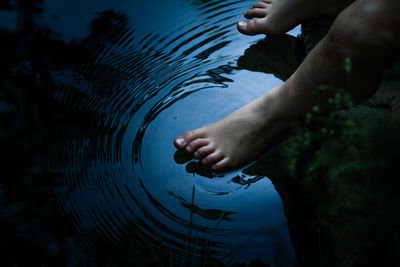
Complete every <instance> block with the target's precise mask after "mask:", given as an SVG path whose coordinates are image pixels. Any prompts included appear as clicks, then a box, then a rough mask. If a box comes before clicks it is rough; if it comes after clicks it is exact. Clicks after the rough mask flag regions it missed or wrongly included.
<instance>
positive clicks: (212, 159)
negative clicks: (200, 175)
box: [201, 151, 224, 165]
mask: <svg viewBox="0 0 400 267" xmlns="http://www.w3.org/2000/svg"><path fill="white" fill-rule="evenodd" d="M223 158H224V156H223V155H222V154H221V153H219V152H217V151H216V152H214V153H211V154H210V155H208V156H207V157H205V158H204V159H203V160H202V161H201V163H203V164H206V165H212V164H214V163H216V162H218V161H220V160H221V159H223Z"/></svg>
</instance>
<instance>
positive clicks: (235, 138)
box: [174, 0, 400, 171]
mask: <svg viewBox="0 0 400 267" xmlns="http://www.w3.org/2000/svg"><path fill="white" fill-rule="evenodd" d="M321 2H322V3H324V4H325V10H323V9H321V8H320V7H319V6H321ZM310 3H313V4H315V6H314V8H311V7H310ZM348 4H350V5H349V6H347V7H346V5H348ZM317 7H318V8H317ZM343 7H345V8H344V9H343ZM304 9H307V10H304ZM321 10H323V11H322V12H321ZM399 11H400V2H399V1H397V0H381V1H375V0H357V1H354V2H353V1H331V0H326V1H319V0H318V1H317V0H314V1H306V0H274V1H273V0H263V1H260V2H257V3H256V4H255V5H254V6H253V8H251V9H249V10H248V11H246V13H245V16H246V17H247V18H254V17H259V18H260V19H257V20H251V21H247V22H239V23H238V30H239V31H240V32H242V33H244V34H248V35H253V34H281V33H283V32H286V31H287V30H290V29H291V28H292V27H294V26H296V25H297V24H298V23H300V22H301V21H302V20H305V19H308V18H310V17H313V16H320V15H332V16H336V15H337V17H336V20H335V22H334V23H333V25H332V28H331V30H330V31H329V33H328V34H327V35H326V36H325V37H324V38H323V39H322V40H321V42H320V43H319V44H318V45H317V46H316V47H315V48H314V49H313V51H312V52H311V53H310V54H309V55H308V56H307V57H306V58H305V60H304V61H303V63H302V64H301V65H300V66H299V67H298V69H297V70H296V71H295V73H294V74H293V75H292V76H291V77H290V78H289V79H288V80H287V81H286V82H285V83H283V84H282V85H280V86H278V87H275V88H273V89H271V90H269V91H268V92H267V93H266V94H264V95H263V96H261V97H260V98H258V99H256V100H254V101H253V102H251V103H249V104H247V105H246V106H244V107H242V108H241V109H239V110H237V111H235V112H234V113H232V114H230V115H229V116H228V117H226V118H224V119H222V120H220V121H218V122H216V123H214V124H211V125H208V126H205V127H202V128H199V129H196V130H191V131H188V132H186V133H184V134H182V135H180V136H178V137H177V138H175V140H174V145H175V147H176V148H178V149H185V150H186V151H187V152H189V153H191V154H193V155H194V156H195V157H196V158H199V159H200V160H201V162H202V163H203V164H207V165H210V166H211V168H212V169H213V170H214V171H224V170H229V169H235V168H239V167H242V166H244V165H246V164H247V163H249V162H251V161H253V160H254V159H256V158H257V157H259V156H260V155H261V154H262V153H264V152H266V151H267V150H268V149H269V148H270V147H272V146H274V145H276V144H277V143H279V141H280V140H281V137H284V136H286V135H287V134H288V133H289V132H290V130H291V129H292V127H293V124H294V122H296V121H299V120H302V119H303V117H304V114H306V113H307V112H308V111H309V110H311V108H312V107H313V106H315V105H318V106H320V107H321V109H322V110H325V109H326V107H327V102H328V99H329V98H330V97H331V96H332V92H330V91H326V92H323V91H321V92H319V91H318V90H317V88H318V87H319V85H321V84H323V85H328V86H333V87H335V88H342V89H346V90H348V91H349V93H350V94H351V95H352V96H353V97H354V99H355V100H356V101H358V102H362V101H364V100H366V99H368V98H369V97H370V96H371V95H372V94H373V93H374V92H375V91H376V90H377V88H378V87H379V84H380V82H381V78H382V73H383V70H384V69H385V67H386V66H387V64H388V63H390V62H391V61H393V60H395V58H394V57H393V56H392V55H393V54H394V53H393V51H395V50H396V47H395V43H397V41H398V40H399V39H400V38H399V36H400V32H399V29H400V19H399V17H398V15H397V14H398V12H399ZM291 12H293V13H291ZM289 14H290V15H289ZM393 40H395V41H393ZM381 44H385V48H384V49H382V45H381ZM365 55H368V57H366V56H365ZM346 59H350V60H351V62H352V73H351V79H350V80H349V76H348V73H347V72H346V70H345V68H344V67H343V66H344V62H345V60H346ZM311 77H312V78H311Z"/></svg>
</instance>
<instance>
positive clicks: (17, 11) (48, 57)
mask: <svg viewBox="0 0 400 267" xmlns="http://www.w3.org/2000/svg"><path fill="white" fill-rule="evenodd" d="M178 2H179V3H178V4H180V5H182V8H186V9H187V10H189V11H190V12H192V13H190V14H189V15H192V16H193V17H194V18H196V16H199V17H200V19H199V20H198V21H196V20H194V21H189V22H188V23H187V24H185V25H177V26H173V27H171V26H170V25H169V26H168V27H171V28H169V31H167V32H164V30H166V28H162V25H161V26H160V27H161V29H160V31H157V30H155V31H154V32H150V33H148V32H146V31H144V30H143V29H141V28H140V25H139V24H135V23H132V21H131V20H132V19H133V18H132V17H133V15H134V14H136V13H137V12H138V11H137V10H136V11H135V12H136V13H127V12H128V11H126V12H122V11H120V10H119V9H117V8H115V9H113V8H110V7H104V8H103V7H101V8H100V9H99V10H98V11H96V12H90V16H89V15H88V17H89V18H90V20H89V22H88V24H87V33H86V34H85V36H83V37H76V38H70V39H68V38H67V37H66V36H71V34H70V33H69V32H68V31H67V30H65V32H60V33H59V32H57V29H51V28H50V26H52V25H47V24H46V20H45V19H43V18H45V17H46V16H47V13H46V12H50V11H49V9H48V8H51V7H49V5H50V4H48V3H46V4H45V3H44V2H43V1H23V0H20V1H2V3H1V5H0V8H1V10H2V11H1V12H8V13H7V14H8V15H10V16H11V17H12V16H14V15H15V17H16V18H17V19H16V20H15V22H16V28H15V29H11V28H12V27H11V26H10V29H7V27H5V26H4V25H3V24H1V25H2V28H1V30H0V31H1V32H0V35H1V36H2V39H3V40H8V42H2V43H1V44H0V46H1V49H0V50H1V51H0V53H1V54H0V56H1V59H2V65H1V74H0V75H1V76H0V77H1V78H0V82H1V86H2V91H1V94H0V104H1V105H0V106H1V114H2V115H4V116H2V119H1V124H2V128H1V131H0V133H1V135H0V137H1V139H0V140H1V148H2V151H3V153H2V155H3V156H2V164H3V165H4V166H2V170H3V172H4V173H5V174H6V175H5V176H4V178H3V179H2V181H1V192H0V194H1V200H0V201H1V205H2V212H1V224H2V229H4V230H2V241H1V245H2V249H3V251H6V252H7V253H6V255H7V259H6V261H7V264H8V263H9V264H10V265H12V264H14V265H15V264H17V265H22V266H24V265H27V264H29V263H31V264H33V265H35V264H37V265H39V264H41V265H44V266H64V265H65V266H80V265H82V266H94V265H100V266H103V265H104V266H106V265H113V266H114V265H115V266H125V265H130V264H133V265H134V264H138V263H139V264H144V265H147V266H150V265H151V264H153V265H154V264H156V265H158V266H163V265H165V266H166V265H169V266H182V265H189V263H190V265H191V266H197V265H199V266H201V265H203V266H204V265H205V264H211V263H218V262H220V261H221V259H222V261H221V262H223V263H225V264H233V263H234V262H236V261H238V262H247V263H250V262H251V261H253V263H252V264H253V265H250V266H269V265H268V264H263V263H262V262H263V261H264V262H268V263H270V264H271V266H291V265H292V264H293V262H294V252H293V249H292V247H291V243H290V237H289V235H288V229H287V227H286V218H285V216H284V214H283V209H282V204H281V201H280V199H279V196H278V195H277V193H276V191H275V190H274V187H273V185H272V183H271V182H270V181H269V179H268V178H267V177H269V175H267V174H266V173H265V172H262V171H260V172H259V171H254V169H253V171H252V172H251V171H246V170H243V171H240V170H239V171H237V172H234V173H226V174H215V173H213V172H211V170H210V169H209V168H208V167H205V166H203V165H201V164H199V162H197V161H196V160H194V159H193V158H190V157H188V156H187V155H184V154H182V153H181V152H179V151H176V150H175V149H174V148H173V146H172V140H173V137H174V136H176V135H177V134H179V133H181V132H182V131H184V130H187V129H190V128H194V127H197V126H198V125H199V124H208V123H211V122H213V121H215V120H216V119H219V118H222V117H223V116H226V115H227V114H229V113H230V112H232V111H233V110H235V109H236V108H238V107H239V106H240V105H242V104H244V103H245V102H248V101H250V100H252V99H254V98H256V97H257V96H259V95H260V94H262V93H263V92H264V90H265V88H266V87H270V86H272V85H276V84H279V83H280V81H278V80H277V79H275V78H274V77H273V76H272V75H270V76H265V75H264V74H261V73H253V72H249V71H248V70H251V71H254V70H256V71H263V72H266V73H271V74H273V75H275V76H276V77H278V78H280V79H285V78H287V77H288V75H289V72H290V71H293V70H294V65H293V64H298V62H299V58H300V57H301V56H298V52H299V51H301V46H300V45H299V44H298V43H297V41H296V39H295V38H294V37H289V36H284V37H282V38H267V39H266V40H263V41H260V42H258V43H257V44H254V42H255V41H257V39H254V38H253V39H250V41H248V40H247V39H246V41H243V39H240V38H239V37H238V34H237V33H236V32H234V31H233V30H232V25H234V23H235V22H236V21H237V18H238V14H240V13H241V12H242V10H243V8H244V7H245V6H247V3H243V1H228V2H226V1H187V2H181V1H178ZM74 3H75V2H74ZM58 4H60V5H61V7H63V5H62V4H63V2H62V1H60V3H58ZM118 4H120V3H119V2H118ZM193 4H194V5H193ZM104 5H105V6H107V5H106V4H104ZM121 5H122V4H121ZM56 7H57V6H56ZM121 9H122V7H121ZM51 12H53V11H51ZM57 12H60V11H57ZM198 12H200V15H199V13H198ZM92 13H94V14H92ZM5 14H6V13H5ZM88 14H89V12H88ZM58 15H60V20H61V19H62V16H63V13H62V12H60V14H58ZM176 15H177V17H178V18H177V20H181V19H182V18H181V17H179V16H180V15H181V14H176ZM178 15H179V16H178ZM77 20H78V18H77ZM10 21H11V20H10ZM199 21H200V22H199ZM8 23H11V22H8ZM199 23H200V24H199ZM7 25H8V24H7ZM168 27H167V28H168ZM60 29H61V28H60ZM163 34H164V35H163ZM249 45H251V46H250V48H249V49H248V50H247V51H246V52H245V53H244V55H243V52H244V48H246V47H248V46H249ZM282 48H283V49H282ZM282 50H285V51H288V53H286V52H285V53H284V52H282ZM267 51H268V52H267ZM293 51H294V52H293ZM300 54H301V53H300ZM239 56H241V57H240V58H239ZM260 59H261V61H260ZM260 62H262V64H260ZM249 79H253V80H254V83H252V84H248V80H249ZM264 83H266V84H265V85H264ZM256 84H263V85H262V88H260V90H254V92H252V91H251V89H252V88H247V87H256ZM246 90H249V91H246ZM210 94H211V95H210ZM193 103H202V106H199V105H196V104H193ZM204 110H206V111H210V114H209V115H206V114H205V111H204ZM193 118H197V119H196V120H194V119H193ZM204 178H206V179H204ZM239 203H240V204H239ZM260 210H261V211H262V210H265V211H269V213H267V212H265V213H264V212H260ZM21 255H24V257H22V256H21ZM26 255H30V256H29V257H27V256H26ZM257 258H258V259H259V260H255V259H257Z"/></svg>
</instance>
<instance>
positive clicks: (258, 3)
mask: <svg viewBox="0 0 400 267" xmlns="http://www.w3.org/2000/svg"><path fill="white" fill-rule="evenodd" d="M256 7H258V8H267V7H269V3H266V2H262V1H259V2H257V3H255V4H254V5H253V6H252V8H256Z"/></svg>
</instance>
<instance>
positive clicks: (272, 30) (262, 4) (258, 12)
mask: <svg viewBox="0 0 400 267" xmlns="http://www.w3.org/2000/svg"><path fill="white" fill-rule="evenodd" d="M352 2H354V0H260V1H259V2H257V3H255V4H254V5H253V6H252V7H251V8H250V9H249V10H247V11H246V12H245V14H244V16H245V17H246V18H247V19H253V18H258V19H255V20H249V21H239V22H238V24H237V28H238V30H239V31H240V32H241V33H243V34H247V35H255V34H267V35H278V34H283V33H285V32H287V31H289V30H290V29H292V28H294V27H295V26H297V25H298V24H300V23H301V22H303V21H305V20H307V19H310V18H314V17H319V16H328V17H333V18H335V17H336V16H337V15H338V14H339V13H340V12H341V11H342V10H343V9H345V8H346V7H347V6H348V5H350V4H351V3H352Z"/></svg>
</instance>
